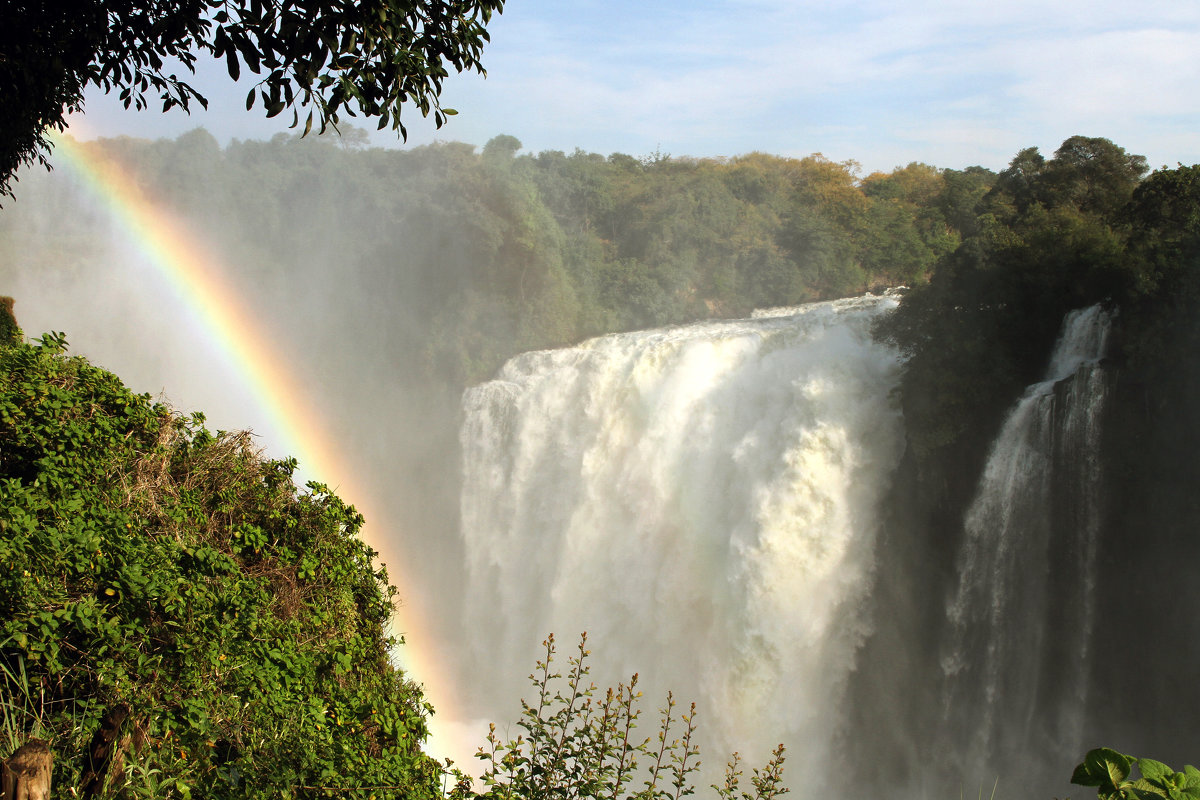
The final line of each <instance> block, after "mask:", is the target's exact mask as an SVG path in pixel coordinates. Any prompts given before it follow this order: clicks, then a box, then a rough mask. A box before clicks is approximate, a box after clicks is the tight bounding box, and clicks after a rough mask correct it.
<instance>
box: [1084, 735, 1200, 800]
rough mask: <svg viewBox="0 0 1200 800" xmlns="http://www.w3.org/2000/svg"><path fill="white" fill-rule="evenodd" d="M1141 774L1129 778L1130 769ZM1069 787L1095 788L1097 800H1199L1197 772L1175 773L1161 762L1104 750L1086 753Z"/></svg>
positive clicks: (1187, 768)
mask: <svg viewBox="0 0 1200 800" xmlns="http://www.w3.org/2000/svg"><path fill="white" fill-rule="evenodd" d="M1134 767H1137V769H1138V771H1139V772H1141V777H1140V778H1134V777H1133V769H1134ZM1071 783H1074V784H1078V785H1080V786H1095V787H1096V795H1097V797H1098V798H1099V799H1100V800H1142V799H1144V798H1167V800H1197V798H1200V770H1197V769H1196V768H1195V767H1193V766H1191V765H1190V764H1189V765H1187V766H1185V767H1184V768H1183V771H1182V772H1176V771H1175V770H1173V769H1171V768H1170V767H1168V766H1167V765H1166V764H1164V763H1162V762H1161V761H1155V760H1154V759H1152V758H1137V757H1135V756H1128V755H1125V754H1123V753H1118V752H1117V751H1116V750H1110V749H1109V748H1107V747H1099V748H1096V749H1095V750H1091V751H1089V752H1088V754H1087V755H1086V756H1084V758H1083V762H1082V763H1081V764H1079V766H1077V767H1075V772H1074V774H1073V775H1072V776H1071Z"/></svg>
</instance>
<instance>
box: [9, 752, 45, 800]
mask: <svg viewBox="0 0 1200 800" xmlns="http://www.w3.org/2000/svg"><path fill="white" fill-rule="evenodd" d="M52 761H53V756H51V754H50V747H49V745H47V744H46V743H45V742H43V741H41V740H40V739H30V740H29V741H27V742H26V743H25V744H23V745H21V746H20V747H19V748H17V752H15V753H13V754H12V756H10V757H9V758H8V760H7V761H3V762H0V800H50V765H51V762H52Z"/></svg>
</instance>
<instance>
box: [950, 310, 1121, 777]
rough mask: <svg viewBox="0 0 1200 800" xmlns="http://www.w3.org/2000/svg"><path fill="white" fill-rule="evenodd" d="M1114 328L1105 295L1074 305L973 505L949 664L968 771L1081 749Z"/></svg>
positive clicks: (999, 443) (1063, 760) (1064, 757)
mask: <svg viewBox="0 0 1200 800" xmlns="http://www.w3.org/2000/svg"><path fill="white" fill-rule="evenodd" d="M1108 330H1109V319H1108V316H1107V314H1105V312H1103V311H1102V310H1101V309H1100V307H1099V306H1094V307H1091V308H1087V309H1084V310H1081V311H1076V312H1072V313H1071V314H1070V315H1068V316H1067V318H1066V320H1065V321H1064V323H1063V330H1062V333H1061V335H1060V337H1059V341H1058V343H1057V344H1056V345H1055V349H1054V354H1053V356H1052V358H1051V363H1050V366H1049V368H1048V369H1047V372H1046V377H1045V380H1043V381H1042V382H1040V383H1037V384H1034V385H1032V386H1030V387H1029V388H1028V389H1027V390H1026V391H1025V394H1024V395H1023V396H1022V398H1021V399H1020V401H1019V402H1018V403H1017V404H1016V406H1015V407H1014V408H1013V410H1012V411H1011V412H1010V414H1009V416H1008V418H1007V419H1006V420H1005V422H1004V426H1003V428H1002V429H1001V431H1000V434H999V435H998V436H997V438H996V440H995V442H994V443H993V444H992V449H991V452H990V454H989V457H988V461H987V466H986V467H985V469H984V473H983V476H982V477H981V479H980V482H979V487H978V489H977V493H976V497H975V499H974V501H973V502H972V504H971V506H970V508H969V509H968V511H967V514H966V518H965V521H964V540H963V546H962V550H961V552H960V555H959V561H958V573H959V585H958V588H957V590H956V592H955V593H954V596H953V597H952V599H951V600H950V602H949V605H948V609H947V611H948V617H949V621H950V624H951V636H950V646H949V648H948V650H947V653H946V655H945V657H944V660H943V669H944V671H945V673H946V677H947V691H946V694H945V698H944V699H945V702H946V704H947V708H946V714H947V717H948V719H950V720H952V721H953V723H954V724H951V725H949V726H948V730H950V731H953V732H959V733H960V734H961V733H962V732H967V736H968V740H967V741H962V740H961V739H960V740H959V741H958V742H957V743H956V744H957V745H958V748H957V752H958V754H959V756H960V757H961V758H962V762H961V763H962V764H964V765H972V766H971V767H970V768H976V769H977V768H978V765H990V767H991V768H992V769H993V771H994V772H997V773H1001V774H1009V773H1011V771H1012V769H1011V765H1012V764H1013V763H1017V762H1015V761H1013V760H1011V759H1013V758H1016V757H1023V758H1028V757H1029V756H1030V755H1031V754H1032V755H1034V757H1042V758H1046V759H1048V760H1050V761H1052V762H1054V763H1057V764H1067V763H1071V760H1072V759H1075V758H1076V757H1077V756H1078V755H1079V754H1080V753H1082V752H1083V751H1084V750H1086V749H1087V748H1086V747H1085V746H1084V743H1083V742H1082V740H1081V737H1082V733H1083V731H1082V724H1083V711H1084V702H1085V700H1086V680H1087V664H1088V655H1089V643H1090V642H1091V638H1092V629H1093V626H1094V616H1095V610H1094V604H1095V599H1094V588H1095V587H1094V584H1095V570H1096V551H1097V538H1098V532H1099V527H1100V519H1099V514H1098V511H1097V509H1098V507H1099V505H1100V504H1099V502H1098V498H1097V496H1096V495H1097V492H1098V487H1099V485H1100V452H1099V449H1100V418H1101V411H1102V408H1103V405H1104V399H1105V391H1104V389H1105V382H1104V376H1103V369H1102V367H1101V366H1100V363H1099V362H1100V359H1101V358H1102V357H1103V356H1104V353H1105V347H1106V343H1107V338H1108ZM952 735H953V734H952ZM1006 760H1007V763H1008V766H1007V767H1005V766H1003V764H1004V762H1005V761H1006ZM981 777H986V778H987V780H990V779H991V777H990V775H989V776H981Z"/></svg>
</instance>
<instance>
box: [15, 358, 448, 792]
mask: <svg viewBox="0 0 1200 800" xmlns="http://www.w3.org/2000/svg"><path fill="white" fill-rule="evenodd" d="M64 349H65V342H64V341H63V339H62V337H61V336H59V335H53V334H51V335H47V336H44V337H42V339H41V341H40V342H37V343H33V344H24V343H14V344H10V345H7V346H4V347H2V348H0V532H2V534H3V535H2V536H0V562H2V563H3V564H5V569H4V570H0V609H2V610H3V613H2V614H0V697H2V698H3V703H4V706H5V707H4V708H3V709H0V711H3V715H2V716H3V718H4V719H6V720H7V721H8V725H9V728H10V729H9V730H8V731H7V733H8V734H9V736H10V741H8V742H6V745H8V750H9V752H11V749H12V748H13V747H15V745H16V744H19V741H12V739H13V738H15V737H16V736H18V735H22V734H33V735H37V736H40V737H42V738H45V739H49V740H50V741H51V742H52V743H54V745H55V748H56V750H57V751H58V752H59V754H60V757H59V758H58V759H56V761H55V765H56V766H55V769H56V776H55V777H56V780H55V783H56V784H57V785H58V786H60V787H67V786H73V787H75V786H80V785H81V780H82V778H83V773H84V772H85V771H86V769H87V764H86V763H85V761H84V760H83V758H82V756H83V754H84V753H85V751H86V749H87V748H86V745H87V743H88V740H89V738H90V737H91V736H92V735H93V733H94V732H95V731H96V730H97V729H98V728H99V727H100V725H101V722H102V719H103V718H105V717H106V716H108V715H110V714H111V713H112V712H114V710H117V709H121V708H127V709H128V711H129V714H130V716H129V718H128V720H127V721H126V723H125V728H126V732H127V733H128V734H131V735H132V737H133V739H134V740H135V741H138V742H141V741H143V740H144V744H143V745H141V746H142V747H143V748H144V752H142V753H141V754H140V755H138V756H137V758H136V759H133V760H132V762H131V763H133V764H136V765H140V770H141V772H140V773H139V775H137V776H135V777H138V778H139V780H140V783H139V784H138V786H140V787H141V788H142V789H145V790H146V791H151V790H152V789H153V788H154V787H153V786H152V784H154V785H156V784H157V783H158V782H161V781H163V780H166V779H167V778H170V779H171V780H172V781H178V783H179V786H178V787H175V786H174V784H172V787H174V788H177V789H179V790H180V791H185V787H190V788H191V791H192V792H195V793H197V794H198V795H199V796H202V797H239V798H240V797H287V796H292V795H294V794H295V793H296V792H297V791H298V790H299V788H300V787H304V786H333V787H345V786H349V787H361V786H366V787H370V786H375V787H391V791H390V792H389V794H390V795H391V796H403V797H408V796H417V797H427V796H432V795H433V794H435V793H436V791H437V790H438V788H439V787H440V769H439V766H438V765H437V764H436V763H435V762H433V761H432V760H431V759H429V758H428V757H427V756H425V755H424V754H422V752H421V750H420V747H419V745H420V743H421V741H422V740H423V739H424V738H425V736H426V726H425V725H426V723H425V717H426V714H427V712H428V709H427V707H426V705H425V703H424V702H423V700H422V697H421V693H420V691H419V689H418V688H416V687H415V686H413V685H412V684H411V683H409V682H407V681H406V680H405V678H404V676H403V675H402V674H401V673H400V672H399V671H398V670H397V669H396V668H395V667H394V666H393V665H392V664H391V662H390V661H389V657H388V651H389V648H390V647H391V646H392V645H393V644H394V642H392V641H391V640H389V639H388V638H386V636H385V634H384V630H385V622H386V621H387V619H388V618H389V616H390V614H391V601H392V598H393V595H394V591H395V590H394V589H392V588H391V587H389V586H388V585H387V580H386V574H385V573H384V571H383V570H382V569H377V568H376V567H375V566H374V565H373V564H372V563H371V557H372V555H373V554H372V551H371V550H370V549H369V548H368V547H366V546H365V545H364V544H363V543H362V542H361V541H360V540H359V539H358V538H356V533H357V531H358V529H359V526H360V524H361V523H362V518H361V517H360V516H359V514H358V513H357V512H355V510H354V509H353V508H352V507H348V506H346V505H345V504H344V503H343V502H342V501H341V500H339V499H338V498H337V497H336V496H334V495H333V494H332V493H330V492H329V490H328V489H326V488H325V487H324V486H320V485H316V484H310V485H309V487H308V490H307V491H304V492H297V491H296V489H295V487H294V485H293V483H292V481H291V474H292V469H293V467H294V466H295V464H294V462H293V461H271V460H263V459H262V458H261V457H260V456H259V455H258V453H257V452H256V451H255V449H254V447H253V443H252V441H251V440H250V438H249V436H248V435H246V434H226V433H218V434H215V435H214V434H212V433H210V432H209V431H208V430H206V429H205V428H204V427H203V425H202V424H201V422H202V421H201V420H200V419H199V418H192V419H185V418H181V417H178V416H176V415H174V414H172V412H171V411H170V410H169V409H167V408H166V407H164V406H163V405H161V404H156V403H152V402H151V401H150V399H149V397H148V396H147V395H135V394H132V393H130V392H129V391H128V390H127V389H126V388H125V387H124V386H123V385H122V384H121V382H120V381H119V380H118V379H117V378H116V377H115V376H113V375H112V374H110V373H108V372H105V371H104V370H101V369H98V368H96V367H94V366H92V365H90V364H89V363H87V362H86V361H85V360H83V359H80V358H72V357H67V356H66V355H65V354H64ZM77 756H78V757H77ZM150 770H161V772H160V773H154V774H149V772H150ZM156 775H157V776H158V777H155V776H156ZM168 793H169V792H168ZM369 794H370V792H365V793H358V794H357V795H350V796H362V797H366V796H368V795H369Z"/></svg>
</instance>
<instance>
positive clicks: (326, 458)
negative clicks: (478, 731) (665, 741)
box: [54, 136, 465, 766]
mask: <svg viewBox="0 0 1200 800" xmlns="http://www.w3.org/2000/svg"><path fill="white" fill-rule="evenodd" d="M54 141H55V145H56V147H55V150H54V156H55V158H54V161H55V162H56V163H58V164H62V165H65V166H66V167H67V168H68V170H69V172H70V174H71V175H72V176H74V177H77V178H78V179H79V180H80V181H81V183H82V184H83V185H84V186H85V187H86V189H87V190H88V191H89V192H90V193H91V194H92V195H93V197H94V199H95V200H96V202H97V203H98V204H99V205H101V206H103V207H104V208H105V209H107V212H108V213H109V214H110V216H111V218H112V220H113V221H114V223H115V224H116V226H117V228H118V229H119V230H120V231H121V232H122V233H123V235H124V236H125V237H126V238H127V239H128V241H129V243H130V244H131V245H133V246H134V247H135V248H136V249H137V250H138V251H139V252H140V254H141V255H142V256H143V257H144V258H145V260H146V262H147V263H149V264H151V265H152V266H153V268H154V270H155V271H156V272H157V273H158V274H159V275H160V276H161V277H162V279H163V280H164V281H165V282H166V283H167V284H169V285H170V287H171V289H172V290H173V291H174V292H175V293H176V294H177V296H179V297H180V298H183V301H182V302H184V303H185V304H186V305H187V306H188V307H189V310H190V311H191V312H192V313H193V314H194V315H195V316H196V318H197V319H198V320H200V322H201V325H202V329H203V330H204V331H205V333H206V335H207V337H208V338H209V339H210V340H211V343H212V345H213V346H214V348H215V350H216V351H217V353H218V355H219V358H220V359H221V360H222V361H223V362H224V363H225V364H226V365H227V367H228V368H229V369H230V370H231V372H232V373H233V374H234V375H235V376H236V377H237V380H239V381H240V382H241V383H242V384H243V385H244V386H245V388H246V389H247V390H248V391H249V392H250V394H251V395H252V396H253V397H255V398H256V400H257V402H258V404H259V405H260V407H261V412H262V416H263V418H265V419H268V420H270V421H271V425H272V426H273V427H274V429H275V430H277V431H278V433H279V437H280V439H281V444H282V446H283V447H284V448H286V450H287V451H288V452H289V453H291V454H292V455H294V456H295V457H296V458H297V460H298V461H299V463H300V464H301V465H302V466H301V470H302V471H303V473H304V474H307V475H312V476H315V477H316V478H317V479H318V480H321V481H322V482H324V483H327V484H329V485H331V486H336V487H337V493H338V495H339V496H340V497H342V498H343V499H344V500H346V501H347V502H349V503H353V505H354V506H355V508H357V509H358V510H359V511H360V512H361V513H362V514H363V516H364V517H365V518H366V520H367V524H366V525H365V526H364V528H363V538H364V540H365V541H366V542H367V543H368V544H369V545H370V546H371V547H372V548H374V549H375V550H377V551H379V553H380V555H381V557H382V560H383V562H384V563H385V564H387V567H388V574H389V578H390V580H391V582H392V583H394V584H396V585H397V586H399V587H401V595H403V587H404V586H405V585H406V584H407V583H408V582H407V581H405V580H404V574H403V567H404V562H403V560H402V559H400V558H398V557H393V556H395V555H396V552H395V550H394V548H393V547H392V546H391V542H392V541H395V539H394V537H392V536H389V535H387V533H388V531H389V526H388V524H387V523H386V522H384V521H383V520H384V517H383V515H382V514H378V513H376V512H375V509H374V506H373V503H372V498H371V497H370V494H369V492H367V491H364V490H362V488H361V487H362V486H363V484H362V482H361V481H360V480H358V479H356V476H355V471H354V468H353V466H352V465H351V464H350V463H349V461H348V460H347V459H346V458H345V454H343V453H341V452H339V450H338V447H337V445H336V443H335V442H334V441H333V440H332V438H331V437H330V436H329V435H328V433H327V432H326V431H325V430H324V426H323V425H322V420H321V417H320V416H319V415H318V414H316V413H315V412H314V410H313V409H312V408H310V407H309V406H308V405H307V404H306V403H305V402H304V397H305V392H304V391H303V387H302V386H300V385H298V384H297V383H296V381H295V380H294V379H293V378H292V376H291V375H289V374H288V371H287V369H286V366H285V362H284V361H283V359H281V358H280V357H279V356H278V354H276V353H274V352H272V350H271V348H270V346H269V341H270V339H269V337H268V336H267V335H266V333H265V331H264V330H263V329H262V327H261V326H260V324H259V323H258V321H257V320H256V319H255V316H254V315H253V314H252V313H251V312H250V310H249V309H248V308H247V307H246V306H245V304H244V302H243V301H242V298H241V295H240V292H239V291H237V290H235V289H234V288H233V286H232V285H231V284H230V283H229V282H228V280H227V279H226V278H225V275H226V274H227V272H228V271H227V270H225V269H223V268H222V265H221V264H220V262H219V260H218V259H216V258H215V257H214V256H213V255H212V254H211V253H210V252H208V251H207V248H206V247H205V246H204V244H203V242H202V241H201V239H200V237H198V236H196V235H194V234H193V233H192V232H190V231H189V230H188V228H187V226H186V225H185V224H184V223H183V222H181V221H180V220H178V219H176V218H175V217H173V216H172V215H171V214H170V213H169V212H167V211H165V210H163V208H162V207H161V206H159V205H158V204H156V203H155V202H154V200H153V198H152V197H150V196H149V195H148V193H147V192H146V190H145V189H144V188H143V187H141V186H139V185H138V183H137V182H136V181H134V180H133V178H132V177H131V176H130V174H129V173H128V171H126V170H125V169H124V168H122V166H121V165H120V164H119V163H117V162H115V161H113V160H112V159H110V158H108V157H106V156H105V155H104V154H103V152H102V151H101V150H100V148H96V147H88V146H86V145H85V144H83V143H81V142H79V141H77V140H75V139H74V138H72V137H70V136H57V137H55V140H54ZM392 629H393V631H395V632H396V633H397V634H398V635H403V637H404V639H405V644H404V645H403V646H402V647H400V648H398V649H397V652H396V653H395V654H394V656H393V657H394V658H395V660H396V662H397V663H398V665H399V666H400V667H401V668H402V669H403V670H404V671H405V672H406V673H407V674H408V676H409V677H410V678H411V679H413V680H415V681H417V682H418V683H420V684H422V685H423V687H424V691H425V696H426V698H427V699H428V700H429V701H430V702H431V703H432V704H433V706H434V708H435V709H438V711H439V714H438V715H437V716H435V717H434V719H433V720H432V724H431V729H432V731H433V735H432V736H431V740H430V742H429V743H428V747H429V750H430V751H431V752H434V753H438V754H441V753H443V752H451V753H462V752H463V745H464V744H465V743H459V742H450V741H444V739H445V738H446V737H447V736H449V735H450V734H449V733H448V730H449V729H448V728H446V727H443V726H442V725H439V724H438V723H439V719H438V717H442V716H443V715H445V714H446V713H447V712H448V711H449V709H448V708H443V707H442V706H440V705H439V701H445V702H448V701H449V698H451V697H452V694H451V693H450V692H449V691H448V688H449V687H446V686H443V685H442V683H441V682H440V681H439V672H440V670H439V669H438V667H437V664H436V663H435V659H434V652H433V645H432V642H434V641H435V640H434V639H433V638H432V637H431V635H430V633H431V632H430V631H429V630H428V629H427V628H426V626H425V625H423V624H422V620H420V619H418V618H417V617H416V615H415V614H411V613H407V612H406V609H405V608H404V606H403V605H398V606H397V608H396V610H395V615H394V616H393V618H392ZM451 727H453V726H451ZM456 760H457V759H456ZM459 764H460V766H462V765H463V764H462V761H461V760H459Z"/></svg>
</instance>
